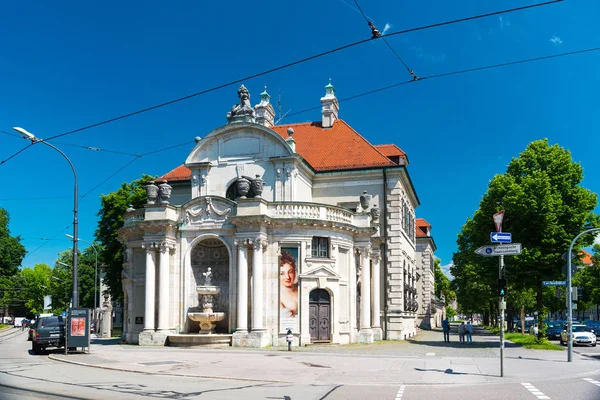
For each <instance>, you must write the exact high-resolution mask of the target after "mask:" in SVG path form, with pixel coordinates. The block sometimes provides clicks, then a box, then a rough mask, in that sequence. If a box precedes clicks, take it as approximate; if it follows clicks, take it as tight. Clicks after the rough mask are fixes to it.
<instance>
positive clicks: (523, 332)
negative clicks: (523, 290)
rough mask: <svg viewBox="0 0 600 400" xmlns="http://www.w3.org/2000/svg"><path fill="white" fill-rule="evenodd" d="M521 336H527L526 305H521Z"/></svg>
mask: <svg viewBox="0 0 600 400" xmlns="http://www.w3.org/2000/svg"><path fill="white" fill-rule="evenodd" d="M521 336H525V305H522V306H521Z"/></svg>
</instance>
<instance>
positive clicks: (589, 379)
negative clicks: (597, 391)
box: [583, 378, 600, 387]
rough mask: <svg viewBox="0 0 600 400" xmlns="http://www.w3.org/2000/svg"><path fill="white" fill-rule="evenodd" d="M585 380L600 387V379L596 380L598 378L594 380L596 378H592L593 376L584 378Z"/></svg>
mask: <svg viewBox="0 0 600 400" xmlns="http://www.w3.org/2000/svg"><path fill="white" fill-rule="evenodd" d="M583 380H584V381H588V382H589V383H591V384H593V385H596V386H598V387H600V382H598V381H596V380H594V379H592V378H583Z"/></svg>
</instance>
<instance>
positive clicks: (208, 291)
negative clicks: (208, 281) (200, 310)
mask: <svg viewBox="0 0 600 400" xmlns="http://www.w3.org/2000/svg"><path fill="white" fill-rule="evenodd" d="M220 291H221V288H219V287H217V286H196V292H197V293H198V294H201V295H211V296H216V295H218V294H219V292H220Z"/></svg>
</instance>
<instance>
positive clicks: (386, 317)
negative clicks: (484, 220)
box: [119, 85, 420, 347]
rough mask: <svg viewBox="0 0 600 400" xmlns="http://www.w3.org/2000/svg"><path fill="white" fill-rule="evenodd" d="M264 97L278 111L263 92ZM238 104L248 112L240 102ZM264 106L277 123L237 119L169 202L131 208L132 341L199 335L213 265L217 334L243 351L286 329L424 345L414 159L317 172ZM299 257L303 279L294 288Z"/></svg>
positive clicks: (314, 337) (196, 157)
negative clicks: (203, 292) (196, 317)
mask: <svg viewBox="0 0 600 400" xmlns="http://www.w3.org/2000/svg"><path fill="white" fill-rule="evenodd" d="M328 86H329V85H328ZM240 90H241V89H240ZM327 90H328V93H327V96H326V97H325V98H323V99H322V102H323V103H324V105H323V107H324V109H325V108H326V107H328V110H330V109H331V104H327V101H325V100H327V99H331V98H332V96H333V94H332V93H333V87H331V89H327ZM328 96H329V97H328ZM261 99H262V101H261V105H263V107H267V108H268V107H271V106H270V105H269V104H268V95H267V94H266V91H265V92H264V93H263V94H261ZM333 99H334V100H335V97H334V96H333ZM334 105H335V107H334V111H335V113H334V114H335V115H334V116H335V119H337V110H338V107H339V106H338V105H337V100H335V104H334ZM236 107H237V106H236ZM239 109H241V110H242V112H243V110H246V111H247V107H246V108H244V100H243V99H242V104H241V106H240V107H239ZM257 109H258V106H257ZM271 109H272V107H271ZM258 111H261V110H258ZM262 111H263V112H262V114H261V115H263V116H264V115H267V117H269V115H270V116H271V119H270V120H269V119H268V118H267V119H266V120H265V118H263V119H262V120H261V121H259V122H261V123H256V120H255V119H253V118H250V120H248V118H246V117H247V116H248V115H249V114H248V113H245V114H244V119H243V120H237V121H236V120H235V118H236V117H235V113H236V111H232V114H233V115H232V117H231V118H232V120H231V121H230V123H229V124H227V125H225V126H223V127H220V128H218V129H216V130H214V131H213V132H211V133H209V134H208V135H206V136H205V137H204V138H202V139H201V140H200V139H198V140H197V144H196V146H195V147H194V149H193V150H192V151H191V153H190V154H189V156H188V157H187V159H186V162H185V168H184V167H180V168H179V169H177V170H175V171H179V172H181V171H184V172H185V171H187V173H188V174H189V176H188V177H184V178H183V179H182V177H181V176H179V177H175V178H174V180H172V181H171V183H172V193H168V194H164V195H163V196H162V197H160V196H159V197H158V199H157V201H156V202H155V203H154V204H146V205H145V207H144V209H139V210H129V211H128V212H127V213H126V215H125V226H124V227H123V228H122V229H121V230H120V232H119V233H120V237H121V239H122V241H123V243H124V244H125V246H126V249H127V250H126V257H125V259H124V264H123V274H122V277H123V288H124V294H125V296H124V299H125V300H124V314H125V316H124V338H125V340H126V341H127V342H129V343H140V344H147V345H150V344H158V345H162V344H165V341H166V340H167V337H168V336H169V335H173V334H197V333H198V332H199V326H198V323H197V322H194V321H193V320H192V319H191V318H190V313H192V312H194V311H197V310H199V308H201V307H202V304H201V303H202V302H203V301H205V300H202V298H201V297H200V296H198V294H197V287H199V286H202V285H203V284H204V283H205V282H204V277H203V274H206V271H207V268H208V267H211V268H212V272H210V273H211V274H212V275H211V276H212V277H213V279H212V282H211V284H212V285H215V286H218V287H219V289H220V293H219V295H217V296H216V300H214V307H213V308H214V312H215V313H216V312H224V313H225V318H224V319H223V321H221V322H218V323H217V324H216V333H217V334H223V335H227V334H232V339H231V344H232V345H234V346H254V347H262V346H267V345H284V344H285V336H286V332H287V329H288V328H291V330H292V333H293V335H294V339H293V344H294V345H305V344H309V343H315V342H331V343H340V344H347V343H353V342H364V343H371V342H373V341H374V340H381V339H390V340H394V339H406V338H408V337H412V336H414V335H415V334H416V326H417V322H416V315H417V312H416V311H417V309H416V308H415V307H413V306H411V305H412V304H414V303H417V302H416V300H415V299H416V298H417V294H416V287H417V272H418V269H419V268H420V267H419V266H418V261H419V257H418V255H417V241H416V235H415V228H414V215H415V212H414V209H415V207H416V206H417V205H418V199H417V197H416V194H415V193H414V189H413V187H412V184H411V182H410V178H409V177H408V173H407V170H406V163H405V162H403V161H402V160H401V162H399V163H392V162H389V165H386V166H385V167H380V168H355V169H352V170H331V171H316V169H315V168H314V167H315V166H314V165H310V164H309V163H308V162H307V161H306V159H307V157H306V154H298V153H297V152H296V151H295V149H296V140H297V141H298V145H300V144H301V141H302V136H301V135H300V133H299V134H298V136H297V137H296V136H294V138H292V134H293V131H290V130H288V138H287V139H284V137H283V136H282V134H281V127H273V126H272V113H265V112H264V110H262ZM238 112H239V111H238ZM257 114H258V112H257ZM238 115H240V114H238ZM332 115H333V114H332V113H331V112H326V113H323V118H324V119H325V118H327V121H325V122H326V123H332V124H337V123H340V122H341V121H337V120H336V121H335V122H332ZM323 126H325V123H324V124H323ZM334 128H335V127H334ZM274 129H280V131H279V133H278V132H276V131H275V130H274ZM322 129H325V128H322ZM368 146H371V145H370V144H369V145H368ZM175 171H174V172H175ZM168 176H169V174H168V175H167V177H168ZM244 179H245V180H246V181H249V183H250V190H249V193H247V194H245V193H244V190H243V189H244V182H243V181H244ZM261 180H262V181H264V184H262V185H261ZM175 181H176V182H177V184H175ZM246 186H247V185H246ZM261 186H262V192H261V190H260V188H261ZM148 190H150V191H151V190H152V189H148ZM159 190H163V189H162V188H161V186H160V185H159ZM364 191H366V192H368V194H369V195H371V199H370V201H368V200H369V199H368V198H369V196H366V197H363V198H362V199H361V198H360V196H361V194H362V193H363V192H364ZM167 192H168V190H167ZM149 193H150V192H149ZM164 193H166V192H164ZM240 194H245V196H243V197H241V196H240ZM361 200H363V205H362V206H361ZM365 200H366V201H367V202H368V203H369V204H365ZM169 202H170V203H174V204H168V203H169ZM411 224H412V228H411V227H410V226H411ZM288 256H290V257H292V258H294V257H295V261H296V262H295V264H296V265H295V269H294V272H292V275H289V276H292V277H295V278H289V279H288V280H287V281H286V278H285V277H284V274H285V273H284V269H285V268H287V267H286V266H285V263H284V261H285V260H286V257H288ZM286 285H288V286H286ZM284 292H285V293H284ZM296 293H297V295H296ZM294 296H297V305H296V302H295V301H289V299H290V298H292V299H293V298H294ZM290 304H291V305H290ZM284 314H285V315H284Z"/></svg>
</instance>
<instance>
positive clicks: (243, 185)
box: [235, 177, 250, 199]
mask: <svg viewBox="0 0 600 400" xmlns="http://www.w3.org/2000/svg"><path fill="white" fill-rule="evenodd" d="M235 184H236V186H237V191H238V195H239V198H240V199H245V198H246V197H247V196H248V193H249V192H250V181H249V180H248V179H246V178H244V177H241V178H238V180H237V181H236V182H235Z"/></svg>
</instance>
